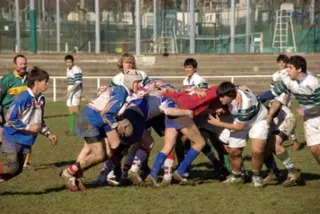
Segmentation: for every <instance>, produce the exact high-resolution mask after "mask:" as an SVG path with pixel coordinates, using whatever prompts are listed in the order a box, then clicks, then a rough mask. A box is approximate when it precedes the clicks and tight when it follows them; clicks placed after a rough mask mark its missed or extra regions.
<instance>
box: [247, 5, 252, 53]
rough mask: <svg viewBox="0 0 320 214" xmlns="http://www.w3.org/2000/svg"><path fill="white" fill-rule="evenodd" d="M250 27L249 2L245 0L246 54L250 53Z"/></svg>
mask: <svg viewBox="0 0 320 214" xmlns="http://www.w3.org/2000/svg"><path fill="white" fill-rule="evenodd" d="M251 25H252V23H251V0H246V52H250V38H251V35H252V32H251Z"/></svg>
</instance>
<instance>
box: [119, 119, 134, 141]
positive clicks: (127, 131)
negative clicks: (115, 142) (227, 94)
mask: <svg viewBox="0 0 320 214" xmlns="http://www.w3.org/2000/svg"><path fill="white" fill-rule="evenodd" d="M117 132H118V134H119V136H120V137H130V136H131V135H132V133H133V126H132V124H131V123H130V121H129V120H128V119H123V120H120V121H118V126H117Z"/></svg>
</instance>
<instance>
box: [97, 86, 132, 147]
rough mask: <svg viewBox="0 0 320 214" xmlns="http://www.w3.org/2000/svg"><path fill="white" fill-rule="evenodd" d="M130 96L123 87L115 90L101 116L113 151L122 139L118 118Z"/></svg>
mask: <svg viewBox="0 0 320 214" xmlns="http://www.w3.org/2000/svg"><path fill="white" fill-rule="evenodd" d="M127 96H128V92H127V90H126V89H125V88H124V87H123V86H117V87H116V88H114V89H113V90H112V92H111V95H110V97H111V98H110V100H109V102H108V103H107V105H106V107H105V109H104V110H103V111H101V116H102V118H103V120H104V121H105V123H106V126H105V132H106V135H107V137H108V140H109V142H110V147H111V149H116V148H117V147H118V146H119V144H120V137H119V135H118V132H117V130H116V128H117V126H118V122H117V120H116V116H117V114H118V112H119V111H120V109H121V107H122V106H123V104H124V103H125V102H126V98H127Z"/></svg>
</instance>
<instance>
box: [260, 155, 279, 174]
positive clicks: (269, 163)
mask: <svg viewBox="0 0 320 214" xmlns="http://www.w3.org/2000/svg"><path fill="white" fill-rule="evenodd" d="M263 162H264V164H265V165H266V167H267V169H268V170H269V171H270V172H272V173H274V174H275V175H278V173H279V169H278V166H277V163H276V161H275V160H274V157H273V154H270V155H268V156H267V157H265V158H264V161H263Z"/></svg>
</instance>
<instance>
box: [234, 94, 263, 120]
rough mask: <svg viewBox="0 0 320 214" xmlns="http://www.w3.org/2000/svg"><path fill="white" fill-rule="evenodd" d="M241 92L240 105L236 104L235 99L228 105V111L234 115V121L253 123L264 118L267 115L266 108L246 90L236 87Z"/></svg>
mask: <svg viewBox="0 0 320 214" xmlns="http://www.w3.org/2000/svg"><path fill="white" fill-rule="evenodd" d="M237 92H239V93H240V94H241V106H240V108H239V107H238V106H237V103H236V100H233V101H232V102H231V103H230V104H229V105H228V109H229V112H230V113H231V114H232V115H234V116H235V117H236V120H235V122H239V123H248V124H254V123H255V122H258V121H261V120H264V119H265V117H266V116H267V109H266V108H265V107H264V106H263V105H261V104H260V102H259V101H258V100H257V98H256V96H255V95H254V94H253V93H251V92H248V91H244V90H241V89H237Z"/></svg>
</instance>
